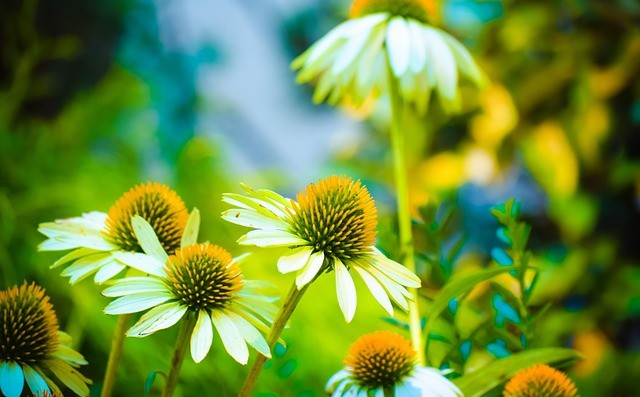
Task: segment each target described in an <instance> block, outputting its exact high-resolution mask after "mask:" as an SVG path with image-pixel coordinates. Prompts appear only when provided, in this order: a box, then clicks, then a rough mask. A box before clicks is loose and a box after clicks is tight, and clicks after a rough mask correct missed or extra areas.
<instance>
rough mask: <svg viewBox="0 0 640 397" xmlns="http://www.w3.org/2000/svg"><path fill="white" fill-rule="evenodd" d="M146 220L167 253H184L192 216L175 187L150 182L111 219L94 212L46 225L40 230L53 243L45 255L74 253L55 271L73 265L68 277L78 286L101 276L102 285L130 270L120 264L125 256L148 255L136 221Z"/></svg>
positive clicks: (124, 201)
mask: <svg viewBox="0 0 640 397" xmlns="http://www.w3.org/2000/svg"><path fill="white" fill-rule="evenodd" d="M134 215H138V216H141V217H142V218H144V219H145V220H146V221H147V222H149V223H150V224H151V226H152V227H153V230H154V231H155V233H156V234H157V236H158V239H159V240H160V244H161V245H162V247H163V249H164V250H166V251H167V252H169V253H173V251H174V250H175V249H176V248H178V247H180V239H181V238H182V233H183V230H184V228H185V225H186V222H187V218H188V217H189V213H188V212H187V209H186V207H185V205H184V202H183V201H182V199H181V198H180V196H178V195H177V194H176V192H174V191H173V190H171V189H170V188H169V187H167V186H165V185H162V184H160V183H154V182H149V183H146V184H141V185H137V186H135V187H133V188H132V189H131V190H129V191H128V192H127V193H125V194H124V195H123V196H122V197H120V199H118V201H116V203H115V204H114V205H113V206H112V207H111V209H109V212H108V213H106V214H105V213H103V212H97V211H94V212H89V213H86V214H83V215H82V216H81V217H77V218H70V219H60V220H57V221H55V222H47V223H42V224H40V227H39V228H38V230H39V231H40V233H42V234H44V235H45V236H47V237H48V240H45V241H44V242H42V243H41V244H40V246H39V247H38V248H39V250H40V251H64V250H70V249H72V250H73V251H71V252H70V253H68V254H67V255H65V256H63V257H62V258H60V259H59V260H57V261H56V262H55V263H54V264H53V265H52V266H51V268H57V267H59V266H63V265H69V266H68V267H66V268H65V269H64V270H63V271H62V275H63V276H66V277H69V282H70V283H72V284H74V283H77V282H79V281H81V280H83V279H84V278H86V277H88V276H89V275H91V274H93V273H95V277H94V280H95V282H96V283H98V284H101V283H103V282H104V281H106V280H109V279H111V278H113V277H114V276H116V275H117V274H118V273H120V272H121V271H122V270H124V269H125V268H126V266H125V264H124V263H123V262H122V261H120V260H119V259H118V254H119V253H121V252H142V248H141V247H140V245H139V244H138V240H137V239H136V236H135V233H134V230H133V226H132V225H131V218H132V217H133V216H134Z"/></svg>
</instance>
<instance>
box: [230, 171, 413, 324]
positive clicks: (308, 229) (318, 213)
mask: <svg viewBox="0 0 640 397" xmlns="http://www.w3.org/2000/svg"><path fill="white" fill-rule="evenodd" d="M243 187H244V189H245V190H246V192H247V194H248V196H242V195H239V194H231V193H227V194H224V195H223V200H224V201H225V202H227V203H229V204H231V205H234V206H236V207H238V208H234V209H230V210H227V211H225V212H224V213H223V214H222V217H223V218H224V219H226V220H227V221H229V222H232V223H235V224H238V225H242V226H247V227H251V228H254V229H255V230H252V231H250V232H248V233H247V234H245V235H244V236H242V237H240V239H239V240H238V243H239V244H243V245H255V246H258V247H289V248H291V252H290V254H289V255H286V256H283V257H281V258H280V259H279V260H278V270H279V271H280V272H281V273H283V274H286V273H291V272H296V285H297V287H298V289H301V288H302V287H303V286H305V285H307V284H308V283H310V282H311V281H313V280H314V279H315V278H316V277H317V276H318V275H320V274H321V273H323V272H329V271H334V272H335V274H336V290H337V294H338V303H339V304H340V308H341V309H342V312H343V314H344V317H345V319H346V320H347V322H349V321H351V320H352V319H353V316H354V314H355V310H356V302H357V299H356V289H355V286H354V283H353V279H352V278H351V274H350V271H351V270H353V271H354V272H356V273H357V274H359V275H360V277H361V278H362V279H363V280H364V282H365V284H366V285H367V287H368V288H369V290H370V291H371V293H372V294H373V296H374V297H375V298H376V300H377V301H378V302H379V303H380V304H381V305H382V307H384V309H385V310H386V311H387V312H388V313H389V314H393V307H392V305H391V301H390V300H389V296H391V299H393V301H394V302H396V303H397V304H398V305H399V306H400V307H402V308H403V309H405V310H406V309H407V307H408V303H407V299H410V298H411V294H410V293H409V292H408V291H407V290H406V287H414V288H416V287H419V286H420V279H419V278H418V277H417V276H416V275H415V274H413V273H412V272H410V271H409V270H407V269H406V268H405V267H403V266H402V265H400V264H398V263H396V262H394V261H392V260H391V259H388V258H387V257H386V256H384V255H383V254H382V253H381V252H380V251H379V250H378V249H377V248H376V247H375V246H374V243H375V239H376V225H377V222H378V220H377V210H376V207H375V204H374V202H373V199H372V198H371V196H370V195H369V192H368V191H367V188H366V187H364V186H363V185H362V184H361V183H360V181H357V182H354V181H353V180H351V178H347V177H345V176H332V177H329V178H326V179H321V180H319V181H318V182H317V183H312V184H310V185H309V186H307V188H306V189H304V190H303V191H302V192H300V193H299V194H298V195H297V197H296V201H293V200H291V199H286V198H284V197H282V196H280V195H279V194H277V193H274V192H272V191H269V190H253V189H251V188H249V187H247V186H243Z"/></svg>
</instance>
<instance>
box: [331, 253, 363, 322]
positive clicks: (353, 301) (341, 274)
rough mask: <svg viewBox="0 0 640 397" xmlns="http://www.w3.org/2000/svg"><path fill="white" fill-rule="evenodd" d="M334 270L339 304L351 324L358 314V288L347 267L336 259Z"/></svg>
mask: <svg viewBox="0 0 640 397" xmlns="http://www.w3.org/2000/svg"><path fill="white" fill-rule="evenodd" d="M333 268H334V270H335V272H336V292H337V293H338V304H339V305H340V309H341V310H342V313H343V314H344V319H345V320H346V321H347V322H348V323H350V322H351V320H353V316H354V315H355V314H356V306H357V303H358V300H357V296H356V286H355V284H354V283H353V279H352V278H351V275H350V274H349V270H348V269H347V267H346V266H345V265H344V264H342V262H341V261H340V260H339V259H338V258H335V259H334V262H333Z"/></svg>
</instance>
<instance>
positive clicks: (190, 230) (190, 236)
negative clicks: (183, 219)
mask: <svg viewBox="0 0 640 397" xmlns="http://www.w3.org/2000/svg"><path fill="white" fill-rule="evenodd" d="M199 230H200V211H198V209H197V208H194V209H193V210H192V211H191V214H189V219H187V224H186V226H185V227H184V232H182V239H181V240H180V246H181V247H186V246H187V245H191V244H195V243H197V242H198V231H199Z"/></svg>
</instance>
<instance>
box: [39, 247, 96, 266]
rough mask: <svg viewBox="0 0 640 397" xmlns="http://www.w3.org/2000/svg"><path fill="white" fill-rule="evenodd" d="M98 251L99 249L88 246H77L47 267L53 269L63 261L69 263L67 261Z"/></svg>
mask: <svg viewBox="0 0 640 397" xmlns="http://www.w3.org/2000/svg"><path fill="white" fill-rule="evenodd" d="M98 252H100V251H97V250H92V249H90V248H78V249H75V250H73V251H71V252H69V253H68V254H66V255H64V256H63V257H61V258H60V259H58V260H57V261H55V262H53V265H51V266H50V267H49V268H50V269H55V268H57V267H59V266H62V265H64V264H65V263H69V262H71V261H74V260H76V259H78V258H82V257H83V256H88V255H91V254H96V253H98Z"/></svg>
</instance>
